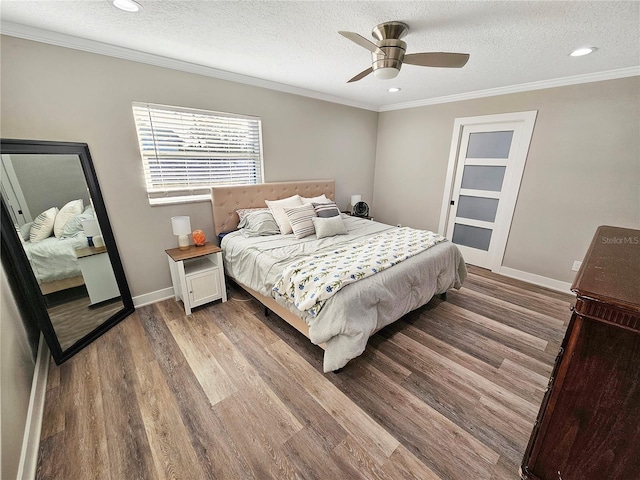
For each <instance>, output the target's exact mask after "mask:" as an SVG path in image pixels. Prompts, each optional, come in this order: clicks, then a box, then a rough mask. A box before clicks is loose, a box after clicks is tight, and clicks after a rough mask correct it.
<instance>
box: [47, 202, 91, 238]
mask: <svg viewBox="0 0 640 480" xmlns="http://www.w3.org/2000/svg"><path fill="white" fill-rule="evenodd" d="M83 208H84V202H83V201H82V199H81V198H79V199H78V200H71V201H70V202H68V203H67V204H66V205H65V206H64V207H62V208H61V209H60V211H59V212H58V215H56V221H55V222H54V224H53V234H54V235H55V236H56V237H60V236H61V235H62V229H63V228H64V226H65V225H66V223H67V222H68V221H69V220H70V219H71V218H73V217H75V216H76V215H80V214H81V213H82V209H83Z"/></svg>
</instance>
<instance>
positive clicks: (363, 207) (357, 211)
mask: <svg viewBox="0 0 640 480" xmlns="http://www.w3.org/2000/svg"><path fill="white" fill-rule="evenodd" d="M351 214H352V215H354V216H356V217H368V216H369V205H367V204H366V203H364V202H358V203H356V204H355V205H354V206H353V211H352V212H351Z"/></svg>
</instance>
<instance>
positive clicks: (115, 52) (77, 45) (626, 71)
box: [0, 22, 640, 112]
mask: <svg viewBox="0 0 640 480" xmlns="http://www.w3.org/2000/svg"><path fill="white" fill-rule="evenodd" d="M0 33H2V34H3V35H9V36H12V37H18V38H23V39H25V40H33V41H36V42H41V43H47V44H50V45H56V46H59V47H66V48H72V49H75V50H82V51H85V52H90V53H96V54H99V55H107V56H110V57H115V58H120V59H123V60H130V61H133V62H139V63H145V64H148V65H154V66H156V67H162V68H169V69H172V70H179V71H183V72H187V73H194V74H196V75H203V76H207V77H212V78H217V79H219V80H226V81H229V82H236V83H241V84H244V85H251V86H254V87H260V88H266V89H269V90H275V91H278V92H283V93H290V94H292V95H300V96H303V97H308V98H313V99H316V100H323V101H325V102H331V103H337V104H341V105H346V106H349V107H355V108H361V109H364V110H371V111H374V112H388V111H392V110H404V109H407V108H416V107H424V106H428V105H437V104H441V103H451V102H460V101H463V100H473V99H476V98H485V97H494V96H497V95H507V94H510V93H520V92H527V91H532V90H542V89H545V88H554V87H565V86H568V85H577V84H581V83H590V82H600V81H603V80H614V79H617V78H625V77H634V76H640V66H633V67H627V68H619V69H616V70H607V71H604V72H596V73H587V74H583V75H573V76H570V77H562V78H555V79H551V80H541V81H538V82H529V83H521V84H518V85H509V86H505V87H498V88H490V89H486V90H477V91H475V92H467V93H461V94H456V95H447V96H443V97H436V98H427V99H424V100H416V101H413V102H404V103H395V104H390V105H383V106H381V107H377V106H374V105H370V104H367V103H362V102H356V101H353V100H349V99H346V98H343V97H336V96H333V95H328V94H325V93H320V92H316V91H314V90H307V89H305V88H300V87H294V86H292V85H287V84H284V83H278V82H272V81H270V80H264V79H261V78H256V77H251V76H248V75H241V74H239V73H233V72H227V71H225V70H219V69H217V68H213V67H207V66H204V65H198V64H195V63H190V62H184V61H182V60H176V59H173V58H168V57H163V56H161V55H154V54H151V53H145V52H141V51H139V50H133V49H130V48H125V47H118V46H116V45H111V44H108V43H103V42H98V41H95V40H88V39H86V38H81V37H75V36H73V35H66V34H64V33H57V32H52V31H50V30H43V29H40V28H35V27H30V26H27V25H22V24H19V23H12V22H0Z"/></svg>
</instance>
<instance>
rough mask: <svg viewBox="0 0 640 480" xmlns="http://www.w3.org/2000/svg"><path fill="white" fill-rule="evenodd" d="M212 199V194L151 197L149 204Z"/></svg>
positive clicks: (156, 205)
mask: <svg viewBox="0 0 640 480" xmlns="http://www.w3.org/2000/svg"><path fill="white" fill-rule="evenodd" d="M210 201H211V195H187V196H184V197H165V198H150V199H149V205H151V206H152V207H162V206H164V205H177V204H182V203H200V202H210Z"/></svg>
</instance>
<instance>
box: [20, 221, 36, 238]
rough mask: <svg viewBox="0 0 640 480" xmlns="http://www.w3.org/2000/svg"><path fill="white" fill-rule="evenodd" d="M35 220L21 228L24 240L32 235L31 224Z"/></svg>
mask: <svg viewBox="0 0 640 480" xmlns="http://www.w3.org/2000/svg"><path fill="white" fill-rule="evenodd" d="M32 225H33V222H29V223H25V224H24V225H22V226H21V227H20V228H19V232H20V236H21V237H22V239H23V240H29V236H30V235H31V226H32Z"/></svg>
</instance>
